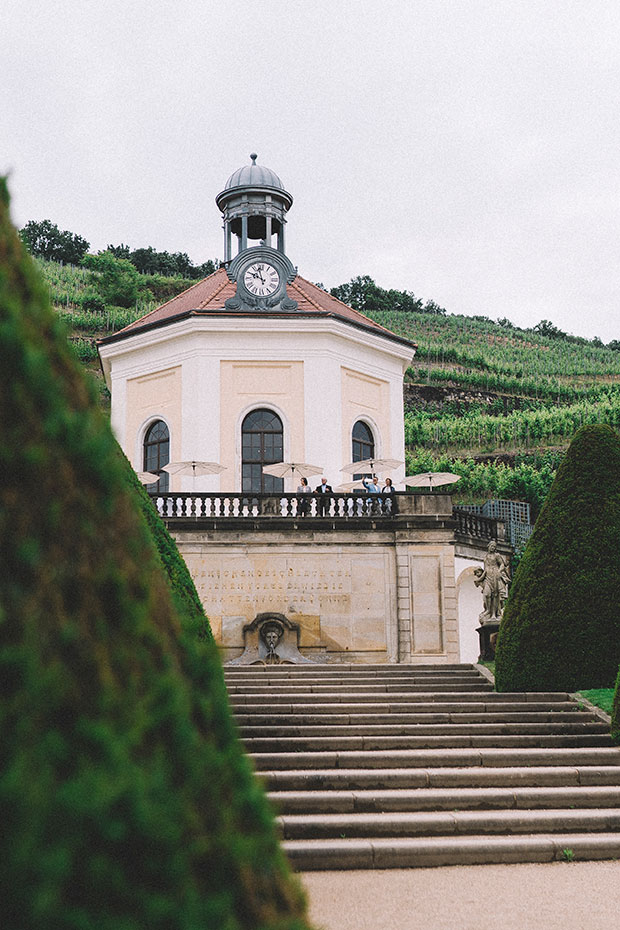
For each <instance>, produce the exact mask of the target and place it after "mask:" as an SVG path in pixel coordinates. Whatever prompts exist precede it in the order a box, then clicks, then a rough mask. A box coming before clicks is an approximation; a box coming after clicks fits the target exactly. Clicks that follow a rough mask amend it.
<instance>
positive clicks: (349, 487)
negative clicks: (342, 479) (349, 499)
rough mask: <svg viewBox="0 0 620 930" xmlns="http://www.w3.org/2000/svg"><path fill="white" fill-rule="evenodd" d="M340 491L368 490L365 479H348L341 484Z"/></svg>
mask: <svg viewBox="0 0 620 930" xmlns="http://www.w3.org/2000/svg"><path fill="white" fill-rule="evenodd" d="M338 490H339V491H345V492H347V491H362V490H364V491H365V490H366V485H365V484H364V482H363V481H348V482H347V483H346V484H341V485H340V487H339V488H338Z"/></svg>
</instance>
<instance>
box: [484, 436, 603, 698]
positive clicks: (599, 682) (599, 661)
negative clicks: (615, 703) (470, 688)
mask: <svg viewBox="0 0 620 930" xmlns="http://www.w3.org/2000/svg"><path fill="white" fill-rule="evenodd" d="M619 664H620V438H619V437H618V435H617V434H616V433H615V432H614V430H613V429H611V427H609V426H585V427H583V428H582V429H580V430H579V431H578V433H577V434H576V435H575V438H574V439H573V441H572V443H571V445H570V447H569V449H568V452H567V453H566V456H565V458H564V461H563V462H562V464H561V465H560V467H559V469H558V472H557V475H556V478H555V481H554V483H553V485H552V487H551V490H550V491H549V495H548V497H547V500H546V502H545V505H544V507H543V509H542V511H541V513H540V516H539V517H538V520H537V522H536V527H535V529H534V533H533V534H532V537H531V538H530V540H529V542H528V544H527V547H526V549H525V553H524V555H523V558H522V560H521V563H520V565H519V567H518V569H517V571H516V574H515V578H514V581H513V583H512V587H511V590H510V596H509V598H508V602H507V604H506V608H505V612H504V619H503V620H502V624H501V627H500V632H499V637H498V643H497V655H496V662H495V681H496V687H497V689H498V690H499V691H528V690H539V691H540V690H543V691H544V690H549V691H554V690H557V691H577V690H582V689H587V688H609V687H612V685H613V682H614V681H615V679H616V675H617V674H618V665H619Z"/></svg>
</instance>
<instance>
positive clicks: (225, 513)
mask: <svg viewBox="0 0 620 930" xmlns="http://www.w3.org/2000/svg"><path fill="white" fill-rule="evenodd" d="M411 496H412V495H409V494H405V493H403V492H400V493H394V494H389V495H388V494H385V495H383V494H367V493H366V492H361V493H360V492H359V491H358V492H352V493H349V494H321V495H319V494H307V495H303V496H302V495H298V494H284V493H281V494H254V493H251V492H247V493H239V492H237V493H201V492H196V493H192V494H188V493H186V492H179V493H176V492H168V493H166V494H153V495H151V497H152V500H153V502H154V503H155V506H156V508H157V512H158V513H159V515H160V516H162V517H163V518H164V519H175V518H178V519H196V520H200V519H208V520H220V519H225V520H231V519H233V520H234V519H240V518H241V519H242V518H244V517H246V518H247V517H249V518H263V517H266V518H269V517H280V518H281V517H294V518H300V519H307V518H317V517H318V518H324V517H329V518H331V519H346V520H356V519H360V518H369V517H371V518H375V517H381V518H387V519H389V518H391V517H393V516H394V515H395V514H396V513H398V511H399V509H402V511H403V512H406V513H410V512H412V508H411V506H410V505H408V502H407V504H405V502H404V501H401V498H410V497H411Z"/></svg>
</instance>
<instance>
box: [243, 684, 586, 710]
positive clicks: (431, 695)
mask: <svg viewBox="0 0 620 930" xmlns="http://www.w3.org/2000/svg"><path fill="white" fill-rule="evenodd" d="M476 701H478V702H480V701H484V702H485V703H487V704H496V705H501V704H509V703H515V702H521V703H523V704H535V703H538V704H540V703H545V704H560V703H570V706H571V707H573V708H574V707H575V705H574V703H573V702H571V701H570V699H569V696H568V695H567V694H562V693H557V694H556V693H550V694H546V693H540V694H531V695H526V694H510V693H508V692H504V693H502V694H498V693H497V692H496V691H488V692H483V691H482V692H481V691H480V690H477V691H446V692H445V693H443V692H439V693H438V692H436V691H431V692H429V691H420V692H408V691H393V692H390V693H389V694H388V693H385V694H381V693H379V694H363V693H362V694H355V693H351V692H348V691H342V692H330V693H329V694H306V695H304V696H303V701H302V700H300V697H299V695H298V694H296V693H295V692H285V693H284V694H272V693H270V694H269V704H273V705H277V704H284V705H287V706H291V705H293V704H295V705H300V704H303V705H305V706H309V707H310V706H312V705H319V706H321V705H324V706H329V705H335V704H353V703H356V704H377V705H381V704H388V705H389V704H416V703H418V702H422V703H425V704H442V703H450V702H452V703H453V704H461V703H465V702H468V703H473V702H476ZM230 704H231V706H232V707H246V706H249V707H258V706H261V705H262V706H264V704H265V695H264V694H263V693H262V692H260V691H258V692H254V691H252V692H249V691H246V692H244V693H242V694H231V695H230ZM290 712H291V711H287V713H290Z"/></svg>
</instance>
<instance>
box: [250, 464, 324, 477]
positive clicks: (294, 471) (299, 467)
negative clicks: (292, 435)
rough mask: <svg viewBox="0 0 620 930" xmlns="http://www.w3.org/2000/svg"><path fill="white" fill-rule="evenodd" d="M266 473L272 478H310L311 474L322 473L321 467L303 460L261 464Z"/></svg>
mask: <svg viewBox="0 0 620 930" xmlns="http://www.w3.org/2000/svg"><path fill="white" fill-rule="evenodd" d="M263 471H264V473H265V474H266V475H272V476H273V477H274V478H294V477H295V475H297V476H298V477H299V478H310V477H312V475H322V474H323V469H322V468H320V467H319V466H318V465H307V464H306V463H305V462H274V464H273V465H263Z"/></svg>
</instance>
